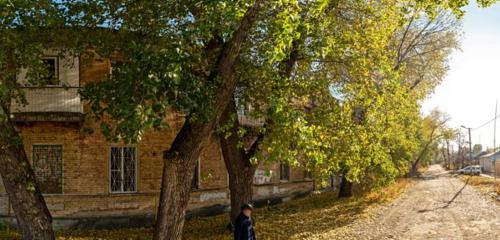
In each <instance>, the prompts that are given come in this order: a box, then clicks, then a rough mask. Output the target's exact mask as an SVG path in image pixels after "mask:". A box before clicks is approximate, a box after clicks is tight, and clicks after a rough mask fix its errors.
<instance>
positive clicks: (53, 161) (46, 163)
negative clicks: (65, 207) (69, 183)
mask: <svg viewBox="0 0 500 240" xmlns="http://www.w3.org/2000/svg"><path fill="white" fill-rule="evenodd" d="M62 164H63V160H62V146H61V145H33V171H34V172H35V177H36V180H37V182H38V186H39V187H40V191H41V192H42V193H45V194H61V193H62V192H63V190H62V189H63V179H62V174H63V173H62V168H63V167H62Z"/></svg>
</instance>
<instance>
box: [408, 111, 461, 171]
mask: <svg viewBox="0 0 500 240" xmlns="http://www.w3.org/2000/svg"><path fill="white" fill-rule="evenodd" d="M448 121H449V117H448V116H446V115H445V114H444V113H442V112H441V111H439V110H437V109H435V110H433V111H432V112H431V113H430V114H429V116H427V117H425V118H424V119H423V121H422V128H421V130H420V134H419V139H420V149H419V151H418V153H417V155H416V156H415V158H414V160H413V161H412V163H411V172H410V173H411V174H412V175H416V174H417V173H418V169H417V167H418V165H419V164H422V163H423V162H426V161H430V160H432V159H430V158H431V157H433V156H434V154H433V153H435V152H436V151H437V149H438V143H439V142H440V141H441V140H443V139H446V138H448V137H450V136H451V135H452V134H453V130H452V129H450V128H448V127H447V126H446V123H447V122H448Z"/></svg>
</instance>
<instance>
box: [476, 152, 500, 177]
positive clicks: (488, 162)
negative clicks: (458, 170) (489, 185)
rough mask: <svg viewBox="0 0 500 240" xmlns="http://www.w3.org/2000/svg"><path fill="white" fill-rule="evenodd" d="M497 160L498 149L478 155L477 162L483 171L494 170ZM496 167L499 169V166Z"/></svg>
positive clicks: (499, 154) (498, 157)
mask: <svg viewBox="0 0 500 240" xmlns="http://www.w3.org/2000/svg"><path fill="white" fill-rule="evenodd" d="M497 160H500V151H496V152H492V153H488V154H484V155H482V156H480V157H479V164H480V165H481V168H482V170H483V172H489V173H492V172H495V168H494V166H495V162H499V161H497ZM497 165H498V167H500V163H497ZM498 167H497V170H500V168H498Z"/></svg>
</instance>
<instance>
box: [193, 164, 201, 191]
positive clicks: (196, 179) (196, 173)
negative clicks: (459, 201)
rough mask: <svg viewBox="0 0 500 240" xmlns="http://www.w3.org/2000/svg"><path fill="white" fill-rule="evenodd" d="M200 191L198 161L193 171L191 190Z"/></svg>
mask: <svg viewBox="0 0 500 240" xmlns="http://www.w3.org/2000/svg"><path fill="white" fill-rule="evenodd" d="M198 189H200V161H199V160H198V161H197V162H196V168H195V169H194V175H193V180H192V181H191V190H198Z"/></svg>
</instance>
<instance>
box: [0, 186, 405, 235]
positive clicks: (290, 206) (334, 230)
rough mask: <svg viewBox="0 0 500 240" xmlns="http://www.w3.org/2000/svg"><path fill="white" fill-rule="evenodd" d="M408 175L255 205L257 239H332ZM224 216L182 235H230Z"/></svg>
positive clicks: (197, 222) (390, 195) (193, 223)
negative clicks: (378, 184)
mask: <svg viewBox="0 0 500 240" xmlns="http://www.w3.org/2000/svg"><path fill="white" fill-rule="evenodd" d="M412 184H413V180H411V179H399V180H398V181H397V182H396V183H394V184H392V185H390V186H388V187H386V188H383V189H379V190H377V191H373V192H370V193H367V194H364V195H362V196H356V197H352V198H349V199H337V198H336V197H335V193H316V194H313V195H311V196H309V197H306V198H303V199H300V200H295V201H291V202H287V203H283V204H279V205H275V206H268V207H264V208H260V209H257V210H256V211H255V213H254V219H255V222H256V226H255V229H256V233H257V237H258V238H259V239H336V238H338V237H337V236H338V233H339V232H341V231H342V232H344V233H345V231H348V224H349V223H351V222H352V221H354V220H355V219H359V218H364V217H366V215H367V210H368V209H369V208H372V207H375V206H377V205H379V204H384V203H387V202H390V201H392V200H393V199H394V198H396V197H397V196H399V195H400V194H401V193H402V192H403V191H404V190H405V189H406V188H407V187H409V186H410V185H412ZM226 224H227V216H226V215H221V216H214V217H205V218H195V219H191V220H189V221H187V223H186V227H185V233H184V238H185V239H228V240H229V239H231V235H230V233H229V232H228V231H227V229H226V228H225V226H226ZM151 233H152V230H151V229H145V228H144V229H118V230H75V231H64V232H58V240H95V239H106V240H118V239H120V240H122V239H151ZM18 237H19V236H18V235H17V233H15V232H12V231H3V232H1V231H0V239H6V238H7V239H17V238H18Z"/></svg>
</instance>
